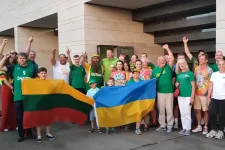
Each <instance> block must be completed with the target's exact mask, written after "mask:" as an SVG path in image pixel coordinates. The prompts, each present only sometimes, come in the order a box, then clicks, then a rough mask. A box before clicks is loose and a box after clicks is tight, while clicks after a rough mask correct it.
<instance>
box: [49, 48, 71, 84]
mask: <svg viewBox="0 0 225 150" xmlns="http://www.w3.org/2000/svg"><path fill="white" fill-rule="evenodd" d="M55 55H56V49H53V50H52V58H51V63H52V66H53V79H60V80H64V81H65V82H66V83H68V84H69V75H70V66H69V63H67V60H66V55H65V54H60V55H59V62H57V61H56V58H55Z"/></svg>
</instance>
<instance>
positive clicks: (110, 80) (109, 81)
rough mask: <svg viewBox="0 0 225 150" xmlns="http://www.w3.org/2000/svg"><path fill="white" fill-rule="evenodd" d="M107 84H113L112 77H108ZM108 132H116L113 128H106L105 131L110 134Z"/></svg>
mask: <svg viewBox="0 0 225 150" xmlns="http://www.w3.org/2000/svg"><path fill="white" fill-rule="evenodd" d="M107 84H108V86H114V84H115V82H114V79H113V78H109V80H108V82H107ZM110 132H111V133H113V134H116V130H115V129H114V128H106V133H107V134H110Z"/></svg>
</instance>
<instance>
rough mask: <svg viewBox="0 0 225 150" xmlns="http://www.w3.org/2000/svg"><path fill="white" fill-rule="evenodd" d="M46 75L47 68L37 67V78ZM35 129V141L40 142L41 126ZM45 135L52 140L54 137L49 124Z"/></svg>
mask: <svg viewBox="0 0 225 150" xmlns="http://www.w3.org/2000/svg"><path fill="white" fill-rule="evenodd" d="M46 77H47V69H46V68H44V67H41V68H39V69H38V78H39V79H40V80H46ZM36 129H37V139H36V140H37V142H41V141H42V140H41V127H36ZM46 137H47V138H48V139H49V140H54V139H55V138H54V137H53V136H52V135H51V134H50V125H49V126H47V127H46Z"/></svg>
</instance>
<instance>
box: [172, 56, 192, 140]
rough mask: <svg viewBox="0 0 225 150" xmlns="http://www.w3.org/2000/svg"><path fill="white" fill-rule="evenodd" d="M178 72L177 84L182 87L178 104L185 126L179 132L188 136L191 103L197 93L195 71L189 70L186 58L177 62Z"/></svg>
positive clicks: (189, 131) (189, 132)
mask: <svg viewBox="0 0 225 150" xmlns="http://www.w3.org/2000/svg"><path fill="white" fill-rule="evenodd" d="M176 74H177V77H176V83H175V86H176V87H177V88H179V89H180V92H179V96H178V105H179V108H180V114H181V123H182V128H183V129H182V130H181V131H180V132H179V134H182V135H185V136H188V135H190V134H191V105H192V104H193V102H194V95H195V81H194V73H193V72H191V71H190V70H189V67H188V64H187V62H186V61H185V59H180V60H178V62H177V64H176Z"/></svg>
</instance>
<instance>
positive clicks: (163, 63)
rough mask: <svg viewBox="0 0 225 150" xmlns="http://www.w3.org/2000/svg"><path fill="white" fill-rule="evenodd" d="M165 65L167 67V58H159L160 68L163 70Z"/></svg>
mask: <svg viewBox="0 0 225 150" xmlns="http://www.w3.org/2000/svg"><path fill="white" fill-rule="evenodd" d="M165 65H166V60H165V58H164V57H163V56H160V57H159V58H158V66H159V67H161V68H163V67H164V66H165Z"/></svg>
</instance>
